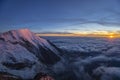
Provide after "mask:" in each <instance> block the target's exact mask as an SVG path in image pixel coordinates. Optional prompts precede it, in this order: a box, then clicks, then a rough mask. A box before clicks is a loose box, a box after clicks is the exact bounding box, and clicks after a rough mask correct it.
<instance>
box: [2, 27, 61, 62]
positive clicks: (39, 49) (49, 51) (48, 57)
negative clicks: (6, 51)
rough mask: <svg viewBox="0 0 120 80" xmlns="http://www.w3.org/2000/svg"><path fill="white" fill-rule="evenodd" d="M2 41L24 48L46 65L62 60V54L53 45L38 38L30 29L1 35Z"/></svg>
mask: <svg viewBox="0 0 120 80" xmlns="http://www.w3.org/2000/svg"><path fill="white" fill-rule="evenodd" d="M0 40H3V41H5V42H10V43H11V44H14V45H16V44H19V45H21V46H23V47H24V48H26V49H27V50H28V51H29V52H31V53H33V54H35V56H37V57H38V58H39V60H40V61H42V62H43V63H45V64H54V63H56V62H57V61H59V60H60V57H59V54H60V53H59V51H58V49H57V48H56V47H54V45H53V44H51V43H49V42H48V41H47V40H45V39H42V38H40V37H38V36H36V35H35V34H34V33H32V32H31V31H29V30H28V29H21V30H12V31H8V32H6V33H3V34H1V35H0Z"/></svg>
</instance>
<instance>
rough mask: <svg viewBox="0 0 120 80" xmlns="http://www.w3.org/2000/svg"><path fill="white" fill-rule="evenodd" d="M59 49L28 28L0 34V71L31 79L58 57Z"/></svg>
mask: <svg viewBox="0 0 120 80" xmlns="http://www.w3.org/2000/svg"><path fill="white" fill-rule="evenodd" d="M59 54H60V52H59V49H57V47H55V46H54V45H53V44H52V43H50V42H49V41H47V40H45V39H42V38H40V37H38V36H36V35H35V34H34V33H32V32H30V31H29V30H28V29H21V30H12V31H8V32H5V33H3V34H0V73H8V74H12V75H15V76H17V77H20V78H23V79H32V78H34V77H35V75H36V74H37V73H40V72H42V73H46V72H47V67H46V65H54V64H55V63H57V62H58V61H59V60H61V59H60V57H59Z"/></svg>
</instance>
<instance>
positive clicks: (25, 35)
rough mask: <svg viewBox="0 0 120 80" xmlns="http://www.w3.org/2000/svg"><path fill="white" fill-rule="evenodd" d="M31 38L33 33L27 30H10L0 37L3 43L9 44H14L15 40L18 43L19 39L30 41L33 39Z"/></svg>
mask: <svg viewBox="0 0 120 80" xmlns="http://www.w3.org/2000/svg"><path fill="white" fill-rule="evenodd" d="M33 37H34V33H32V32H31V31H30V30H28V29H20V30H11V31H8V32H5V33H3V34H1V35H0V38H3V39H4V40H5V41H10V42H14V41H16V40H17V41H19V40H20V39H21V38H22V39H26V40H30V39H33Z"/></svg>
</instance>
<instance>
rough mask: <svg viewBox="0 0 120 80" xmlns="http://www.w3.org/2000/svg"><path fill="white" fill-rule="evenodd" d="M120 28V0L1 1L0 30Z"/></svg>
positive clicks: (107, 29)
mask: <svg viewBox="0 0 120 80" xmlns="http://www.w3.org/2000/svg"><path fill="white" fill-rule="evenodd" d="M20 28H29V29H30V30H32V31H34V32H82V31H88V32H92V31H102V30H103V31H104V30H106V31H120V0H0V32H4V31H7V30H11V29H20Z"/></svg>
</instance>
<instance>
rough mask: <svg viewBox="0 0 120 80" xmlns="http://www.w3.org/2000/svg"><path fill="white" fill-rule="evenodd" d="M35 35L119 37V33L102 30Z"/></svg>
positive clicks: (40, 34)
mask: <svg viewBox="0 0 120 80" xmlns="http://www.w3.org/2000/svg"><path fill="white" fill-rule="evenodd" d="M36 35H37V36H73V37H79V36H80V37H107V38H120V33H117V32H116V33H115V32H114V33H113V32H112V33H109V32H107V31H104V32H91V33H88V32H81V33H80V32H79V33H78V32H76V33H66V34H62V33H61V34H57V33H50V34H49V33H47V34H44V33H39V34H36Z"/></svg>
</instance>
